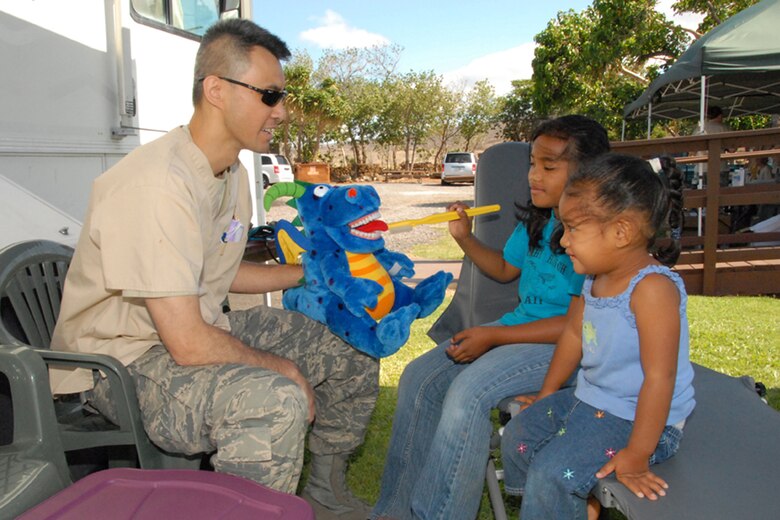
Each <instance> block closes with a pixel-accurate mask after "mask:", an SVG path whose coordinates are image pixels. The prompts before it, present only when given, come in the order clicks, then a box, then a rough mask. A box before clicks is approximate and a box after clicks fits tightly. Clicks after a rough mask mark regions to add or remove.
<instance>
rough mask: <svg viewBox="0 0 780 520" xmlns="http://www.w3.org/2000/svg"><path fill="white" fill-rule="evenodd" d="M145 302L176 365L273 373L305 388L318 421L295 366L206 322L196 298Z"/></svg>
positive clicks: (311, 412) (308, 388) (306, 384)
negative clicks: (221, 366) (223, 366)
mask: <svg viewBox="0 0 780 520" xmlns="http://www.w3.org/2000/svg"><path fill="white" fill-rule="evenodd" d="M145 301H146V308H147V309H148V310H149V314H150V315H151V317H152V320H153V321H154V324H155V327H156V328H157V333H158V334H159V335H160V339H161V340H162V343H163V345H165V348H166V349H168V352H169V353H170V354H171V357H172V358H173V360H174V361H176V363H178V364H180V365H184V366H198V365H217V364H227V363H237V364H242V365H252V366H257V367H263V368H266V369H268V370H273V371H274V372H277V373H279V374H281V375H283V376H285V377H287V378H288V379H290V380H291V381H293V382H294V383H295V384H297V385H298V386H300V387H301V389H302V390H303V393H304V394H305V395H306V399H307V400H308V405H309V422H311V421H313V420H314V414H315V410H314V391H313V390H312V387H311V385H310V384H309V382H308V381H307V380H306V378H305V377H303V374H301V371H300V370H299V369H298V366H297V365H296V364H295V363H293V362H292V361H290V360H289V359H285V358H283V357H280V356H277V355H275V354H272V353H270V352H264V351H262V350H256V349H253V348H250V347H248V346H247V345H244V344H243V343H241V341H239V340H238V339H237V338H235V337H233V336H231V335H230V334H229V333H227V332H226V331H224V330H222V329H219V328H217V327H214V326H213V325H209V324H207V323H205V322H204V321H203V318H202V316H201V314H200V304H199V302H198V298H197V297H196V296H170V297H165V298H147V299H146V300H145Z"/></svg>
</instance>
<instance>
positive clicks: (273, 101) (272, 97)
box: [199, 76, 288, 107]
mask: <svg viewBox="0 0 780 520" xmlns="http://www.w3.org/2000/svg"><path fill="white" fill-rule="evenodd" d="M217 77H218V78H219V79H222V80H225V81H227V82H228V83H233V84H234V85H240V86H242V87H244V88H248V89H249V90H251V91H253V92H257V93H258V94H260V101H262V102H263V103H264V104H266V105H268V106H269V107H275V106H276V105H278V104H279V103H280V102H281V101H282V100H283V99H284V98H285V97H287V94H288V92H287V91H286V90H272V89H268V88H259V87H255V86H254V85H250V84H249V83H244V82H243V81H238V80H236V79H231V78H226V77H224V76H217ZM204 79H205V78H200V80H199V81H203V80H204Z"/></svg>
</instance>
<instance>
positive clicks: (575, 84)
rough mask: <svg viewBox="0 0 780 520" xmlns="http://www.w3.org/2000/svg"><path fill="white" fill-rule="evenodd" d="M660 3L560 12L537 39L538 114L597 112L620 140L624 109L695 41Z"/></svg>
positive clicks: (614, 3)
mask: <svg viewBox="0 0 780 520" xmlns="http://www.w3.org/2000/svg"><path fill="white" fill-rule="evenodd" d="M655 3H656V2H655V0H595V1H594V2H593V5H592V6H591V7H589V8H587V9H585V10H584V11H582V12H581V13H575V12H574V11H571V10H569V11H567V12H562V13H558V16H557V17H556V18H555V19H554V20H552V21H551V22H550V23H549V24H548V25H547V28H546V29H545V30H544V31H542V32H541V33H539V34H538V35H537V36H536V38H535V39H536V42H537V44H538V47H537V49H536V51H535V54H534V61H533V69H534V76H533V97H534V109H535V110H536V111H537V112H538V113H540V114H541V115H543V116H547V115H555V114H559V113H570V112H579V113H584V114H587V115H590V116H591V117H594V118H596V119H598V120H599V121H601V123H602V124H604V126H605V127H607V129H608V130H609V131H610V134H611V136H612V137H613V138H614V137H617V136H618V135H619V132H620V127H621V123H622V109H623V106H624V105H625V104H627V103H628V102H630V101H631V100H632V99H634V98H635V97H636V96H637V95H639V94H640V93H641V92H642V90H643V89H644V88H645V87H646V85H647V84H648V82H649V81H650V80H651V79H652V78H653V77H655V76H656V75H657V74H658V73H659V72H660V70H661V69H662V68H664V67H666V66H668V65H669V64H671V63H672V62H673V61H674V60H675V59H676V58H677V56H679V55H680V54H681V53H682V51H683V50H684V49H685V48H686V47H687V45H688V43H689V41H690V35H688V34H687V33H686V32H685V31H684V30H683V29H682V28H680V27H678V26H676V25H675V24H673V23H672V22H670V21H669V20H667V19H666V18H665V17H664V15H662V14H661V13H659V12H657V11H656V10H655Z"/></svg>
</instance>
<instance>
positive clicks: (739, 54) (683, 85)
mask: <svg viewBox="0 0 780 520" xmlns="http://www.w3.org/2000/svg"><path fill="white" fill-rule="evenodd" d="M708 103H711V104H717V105H719V106H720V107H721V108H722V109H723V112H724V115H725V116H726V117H734V116H741V115H748V114H780V1H778V0H763V1H762V2H759V3H757V4H755V5H753V6H751V7H749V8H747V9H745V10H743V11H740V12H739V13H737V14H735V15H734V16H732V17H731V18H729V19H728V20H726V21H725V22H723V23H722V24H720V25H718V26H717V27H715V28H714V29H712V30H711V31H709V32H708V33H706V34H705V35H703V36H702V37H700V38H699V39H698V40H696V41H695V42H693V43H692V44H691V46H690V47H689V48H688V50H686V51H685V52H684V53H683V54H682V55H681V56H680V57H679V59H678V60H677V61H676V62H675V63H674V65H672V66H671V67H670V68H669V70H667V71H666V72H664V73H663V74H662V75H660V76H658V77H657V78H656V79H655V80H654V81H653V82H652V83H651V84H650V86H649V87H648V88H647V89H646V90H645V92H644V93H643V94H642V95H641V96H639V98H637V99H636V100H635V101H634V102H633V103H630V104H629V105H627V106H626V107H625V109H624V111H623V117H624V119H630V118H639V117H646V118H647V120H648V130H649V128H650V125H651V121H652V118H664V119H685V118H691V117H698V118H699V119H700V121H702V123H703V120H704V111H705V106H706V105H707V104H708Z"/></svg>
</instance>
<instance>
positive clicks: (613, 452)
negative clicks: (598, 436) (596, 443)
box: [604, 448, 617, 459]
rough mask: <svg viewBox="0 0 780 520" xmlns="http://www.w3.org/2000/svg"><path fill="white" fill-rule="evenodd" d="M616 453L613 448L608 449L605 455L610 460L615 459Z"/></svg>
mask: <svg viewBox="0 0 780 520" xmlns="http://www.w3.org/2000/svg"><path fill="white" fill-rule="evenodd" d="M616 453H617V452H616V451H615V450H614V449H613V448H607V449H606V450H604V455H606V456H607V458H608V459H611V458H612V457H614V456H615V454H616Z"/></svg>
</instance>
